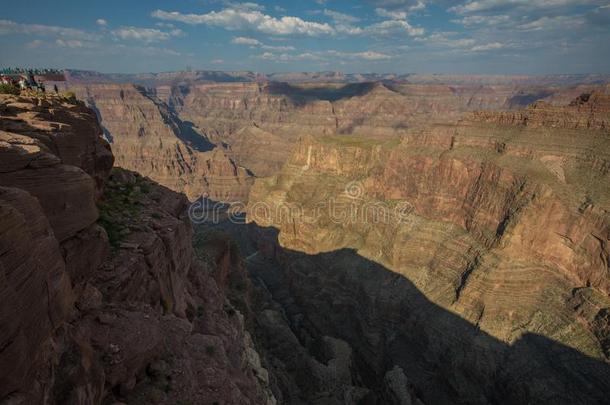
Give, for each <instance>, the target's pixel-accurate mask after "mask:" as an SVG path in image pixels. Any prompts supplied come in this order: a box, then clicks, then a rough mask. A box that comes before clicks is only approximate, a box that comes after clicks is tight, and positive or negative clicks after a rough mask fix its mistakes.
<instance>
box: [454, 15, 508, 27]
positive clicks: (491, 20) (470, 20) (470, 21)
mask: <svg viewBox="0 0 610 405" xmlns="http://www.w3.org/2000/svg"><path fill="white" fill-rule="evenodd" d="M510 21H511V17H510V16H508V15H504V14H501V15H468V16H465V17H463V18H461V19H459V20H452V22H454V23H456V24H461V25H464V26H466V27H471V26H474V25H487V26H495V25H499V24H504V23H508V22H510Z"/></svg>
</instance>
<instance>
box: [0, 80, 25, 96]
mask: <svg viewBox="0 0 610 405" xmlns="http://www.w3.org/2000/svg"><path fill="white" fill-rule="evenodd" d="M20 93H21V90H19V87H17V86H13V85H12V84H4V83H3V84H0V94H13V95H15V96H18V95H19V94H20Z"/></svg>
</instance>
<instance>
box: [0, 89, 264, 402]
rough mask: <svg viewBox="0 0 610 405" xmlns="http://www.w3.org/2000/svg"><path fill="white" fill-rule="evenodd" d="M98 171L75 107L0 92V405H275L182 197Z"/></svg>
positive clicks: (96, 153) (97, 143)
mask: <svg viewBox="0 0 610 405" xmlns="http://www.w3.org/2000/svg"><path fill="white" fill-rule="evenodd" d="M112 163H113V156H112V153H111V152H110V149H109V147H108V144H107V142H105V141H104V140H103V139H102V129H101V127H100V126H99V124H98V123H97V121H96V118H95V114H94V112H93V111H91V110H89V109H88V108H86V107H85V106H84V105H83V104H81V103H79V102H72V101H69V100H64V99H61V98H57V97H52V96H49V97H45V98H29V97H13V96H1V97H0V297H2V302H3V305H2V309H1V310H0V325H1V328H0V402H2V403H11V404H32V403H41V404H66V403H70V404H101V403H115V402H126V403H134V404H137V403H142V404H144V403H158V404H162V403H166V404H175V403H180V402H188V401H192V402H193V403H226V404H236V405H237V404H273V403H275V399H274V398H273V395H272V394H271V393H270V391H269V390H268V389H267V388H266V384H267V382H268V381H266V380H265V373H266V372H265V370H264V369H263V368H262V367H261V364H260V359H259V357H258V353H257V352H256V350H255V349H254V347H253V344H252V340H251V339H250V337H249V334H248V333H247V332H246V330H245V328H244V322H243V316H242V315H241V314H240V313H239V311H236V310H234V309H233V308H232V307H231V305H230V303H229V302H228V301H227V300H226V293H225V290H224V289H223V286H222V285H219V284H217V283H216V281H215V280H214V274H217V273H225V272H227V271H228V270H227V269H226V268H224V267H226V266H229V265H230V263H229V264H227V263H226V262H223V261H214V260H208V261H205V262H202V261H200V260H198V259H196V258H195V256H194V254H193V249H192V245H191V243H192V238H191V237H192V228H191V225H190V221H189V219H188V217H187V215H186V208H187V204H188V201H187V199H186V197H185V196H184V195H180V194H177V193H175V192H173V191H170V190H168V189H167V188H165V187H162V186H159V185H158V184H156V183H154V182H152V181H150V180H148V179H146V178H144V177H142V176H140V175H138V174H134V173H131V172H127V171H123V170H115V171H113V173H112V174H111V175H110V170H111V167H112ZM109 175H110V178H109V180H108V176H109ZM98 207H99V208H98ZM215 254H216V253H215ZM220 256H222V254H221V255H220ZM235 266H236V265H233V267H235ZM237 267H239V266H237Z"/></svg>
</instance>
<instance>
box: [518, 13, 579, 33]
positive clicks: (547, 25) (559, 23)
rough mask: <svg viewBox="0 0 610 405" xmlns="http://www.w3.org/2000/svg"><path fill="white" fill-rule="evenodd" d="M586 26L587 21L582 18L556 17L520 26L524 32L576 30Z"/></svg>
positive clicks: (544, 18) (540, 19)
mask: <svg viewBox="0 0 610 405" xmlns="http://www.w3.org/2000/svg"><path fill="white" fill-rule="evenodd" d="M584 24H585V19H584V18H582V17H580V16H555V17H546V16H545V17H541V18H539V19H537V20H534V21H530V22H528V23H525V24H521V25H518V26H517V28H518V29H520V30H522V31H541V30H551V29H574V28H578V27H579V26H582V25H584Z"/></svg>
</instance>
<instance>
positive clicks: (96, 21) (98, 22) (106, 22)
mask: <svg viewBox="0 0 610 405" xmlns="http://www.w3.org/2000/svg"><path fill="white" fill-rule="evenodd" d="M95 23H96V24H97V25H99V26H100V27H105V26H107V25H108V21H106V20H104V19H103V18H98V19H97V20H95Z"/></svg>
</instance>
